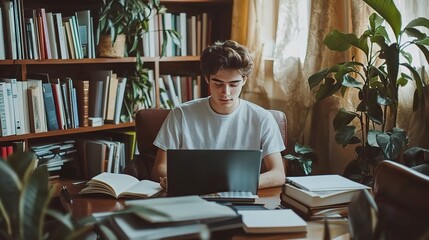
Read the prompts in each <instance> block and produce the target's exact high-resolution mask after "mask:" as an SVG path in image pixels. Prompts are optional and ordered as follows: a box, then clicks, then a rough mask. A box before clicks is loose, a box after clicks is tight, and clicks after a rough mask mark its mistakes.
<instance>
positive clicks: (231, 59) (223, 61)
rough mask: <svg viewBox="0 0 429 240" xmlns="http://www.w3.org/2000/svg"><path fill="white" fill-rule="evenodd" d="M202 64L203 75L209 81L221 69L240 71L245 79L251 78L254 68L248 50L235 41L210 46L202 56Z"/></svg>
mask: <svg viewBox="0 0 429 240" xmlns="http://www.w3.org/2000/svg"><path fill="white" fill-rule="evenodd" d="M200 64H201V73H202V74H203V76H205V77H207V79H208V78H209V77H210V75H213V74H216V73H217V72H218V71H219V70H220V69H224V70H238V71H239V72H240V73H241V75H242V76H243V77H249V76H250V75H251V74H252V72H253V66H254V64H253V59H252V57H251V55H250V52H249V51H248V50H247V48H246V47H244V46H243V45H240V44H239V43H237V42H236V41H233V40H227V41H225V42H215V43H214V44H213V45H211V46H208V47H207V48H206V49H204V51H203V53H202V54H201V57H200Z"/></svg>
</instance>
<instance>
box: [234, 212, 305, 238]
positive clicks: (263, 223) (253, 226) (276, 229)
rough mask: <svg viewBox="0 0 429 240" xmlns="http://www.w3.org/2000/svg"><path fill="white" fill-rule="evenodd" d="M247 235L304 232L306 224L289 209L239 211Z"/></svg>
mask: <svg viewBox="0 0 429 240" xmlns="http://www.w3.org/2000/svg"><path fill="white" fill-rule="evenodd" d="M238 213H239V214H241V215H242V219H243V229H244V231H245V232H247V233H290V232H306V231H307V223H306V222H305V221H304V220H303V219H302V218H301V217H300V216H299V215H297V214H296V213H295V212H293V211H292V210H291V209H281V210H239V211H238Z"/></svg>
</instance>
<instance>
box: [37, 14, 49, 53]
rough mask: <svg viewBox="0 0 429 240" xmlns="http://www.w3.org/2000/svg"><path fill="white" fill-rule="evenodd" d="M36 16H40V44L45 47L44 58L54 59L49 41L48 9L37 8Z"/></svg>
mask: <svg viewBox="0 0 429 240" xmlns="http://www.w3.org/2000/svg"><path fill="white" fill-rule="evenodd" d="M35 11H36V16H37V18H38V22H37V24H38V26H39V32H38V33H39V38H40V41H39V43H40V45H41V46H42V49H43V54H44V55H43V56H44V58H42V59H52V53H51V44H50V41H49V35H48V25H47V20H46V10H45V8H39V9H35Z"/></svg>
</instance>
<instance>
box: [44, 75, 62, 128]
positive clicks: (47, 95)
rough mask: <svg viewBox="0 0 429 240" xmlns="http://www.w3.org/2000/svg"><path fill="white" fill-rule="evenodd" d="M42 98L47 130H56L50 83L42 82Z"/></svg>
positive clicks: (55, 115)
mask: <svg viewBox="0 0 429 240" xmlns="http://www.w3.org/2000/svg"><path fill="white" fill-rule="evenodd" d="M43 100H44V102H45V112H46V120H47V121H46V123H47V127H48V131H53V130H58V129H59V127H58V120H57V113H56V110H55V103H54V95H53V93H52V86H51V84H50V83H43Z"/></svg>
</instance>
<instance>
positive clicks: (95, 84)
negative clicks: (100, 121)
mask: <svg viewBox="0 0 429 240" xmlns="http://www.w3.org/2000/svg"><path fill="white" fill-rule="evenodd" d="M103 85H104V82H103V80H96V79H91V81H90V82H89V113H88V116H89V117H99V118H102V104H103V90H104V86H103Z"/></svg>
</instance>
